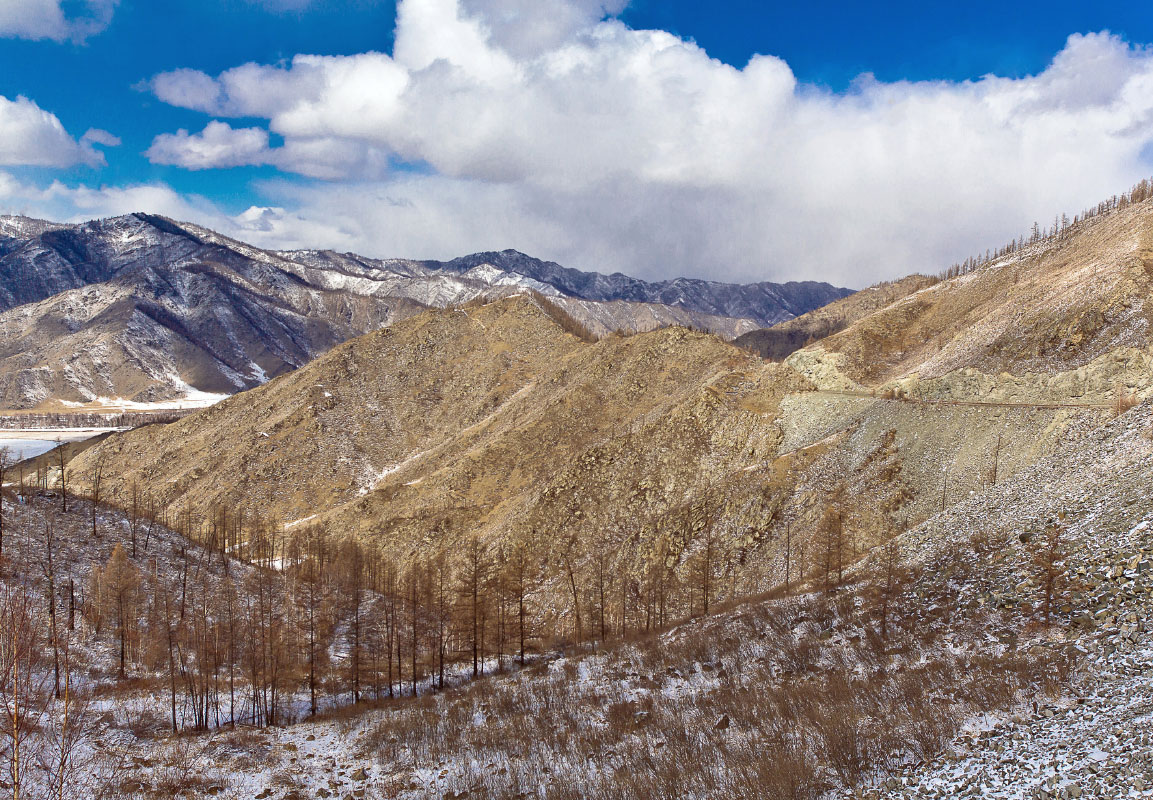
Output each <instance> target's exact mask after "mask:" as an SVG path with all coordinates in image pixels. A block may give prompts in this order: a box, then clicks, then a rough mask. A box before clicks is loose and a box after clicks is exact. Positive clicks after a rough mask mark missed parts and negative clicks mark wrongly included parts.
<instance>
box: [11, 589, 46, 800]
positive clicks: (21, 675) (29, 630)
mask: <svg viewBox="0 0 1153 800" xmlns="http://www.w3.org/2000/svg"><path fill="white" fill-rule="evenodd" d="M38 616H39V614H38V609H37V607H36V602H35V600H34V598H33V596H32V593H31V592H30V591H29V590H28V587H27V586H26V585H23V584H21V585H18V586H10V585H8V584H3V585H0V711H2V712H3V719H0V741H2V742H3V743H4V746H3V747H0V753H3V754H4V762H5V767H6V768H7V776H6V783H7V785H8V789H9V793H10V795H9V796H10V797H11V798H12V800H21V798H23V797H25V796H31V795H30V793H29V792H28V791H27V772H28V769H29V767H30V766H31V764H32V762H33V753H32V743H33V742H32V738H33V736H34V735H35V733H36V731H37V730H38V729H39V728H40V727H41V724H42V721H43V718H44V714H45V710H46V708H45V704H46V702H47V697H46V695H47V693H46V692H44V691H43V682H44V677H43V671H42V670H40V669H39V664H38V660H39V654H40V652H41V650H40V648H41V645H42V641H41V637H40V630H41V627H40V624H39V621H38V619H37V617H38Z"/></svg>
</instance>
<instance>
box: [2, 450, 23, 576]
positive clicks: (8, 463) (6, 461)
mask: <svg viewBox="0 0 1153 800" xmlns="http://www.w3.org/2000/svg"><path fill="white" fill-rule="evenodd" d="M12 464H13V457H12V451H11V450H9V449H8V448H7V447H0V556H2V555H4V481H5V480H6V478H7V473H8V471H9V469H11V467H12ZM21 482H22V483H23V481H21Z"/></svg>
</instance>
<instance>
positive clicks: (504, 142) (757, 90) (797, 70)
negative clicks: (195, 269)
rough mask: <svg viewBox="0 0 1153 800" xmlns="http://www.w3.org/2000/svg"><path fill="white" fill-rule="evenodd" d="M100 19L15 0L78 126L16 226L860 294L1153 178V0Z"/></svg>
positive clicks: (31, 149)
mask: <svg viewBox="0 0 1153 800" xmlns="http://www.w3.org/2000/svg"><path fill="white" fill-rule="evenodd" d="M87 3H88V6H87V7H86V6H85V2H82V1H81V0H76V2H66V3H65V5H64V7H63V11H64V14H65V15H67V14H69V13H71V12H77V11H79V13H80V14H81V15H82V16H83V15H84V14H89V15H94V16H96V17H97V19H98V21H97V22H96V23H93V24H92V25H91V26H89V28H88V29H87V30H85V31H84V32H83V33H81V32H79V30H78V29H77V28H76V27H75V25H76V24H77V23H72V22H69V21H68V20H67V19H65V20H64V22H61V19H63V18H61V17H55V18H53V19H51V20H50V19H49V18H48V17H47V16H45V17H44V21H43V22H42V23H37V24H39V25H40V27H36V25H33V24H32V23H30V22H28V20H29V19H31V18H32V17H34V16H35V15H40V14H48V13H50V12H52V11H53V8H52V7H53V6H56V5H58V0H0V97H3V98H7V101H9V102H12V101H15V100H16V98H17V97H20V96H22V97H25V98H27V99H28V100H29V101H31V103H34V104H35V107H36V109H38V110H39V112H43V115H47V116H50V117H53V118H54V119H55V120H56V121H58V123H59V126H62V128H63V129H64V131H65V132H66V134H67V136H66V137H65V139H64V140H61V141H60V142H59V143H58V146H56V145H54V147H56V148H57V149H55V150H53V151H52V153H51V154H47V151H48V149H49V148H48V145H47V144H44V142H46V141H48V140H49V139H51V138H52V137H51V136H46V133H45V131H39V129H38V128H37V127H36V126H37V125H39V124H41V123H43V122H44V120H38V121H37V120H31V115H32V111H30V110H29V108H28V107H27V106H24V107H21V109H13V108H10V109H9V116H8V117H5V116H4V114H3V113H0V171H2V172H0V176H7V187H8V188H7V189H5V182H4V179H3V178H2V177H0V211H12V212H27V213H39V214H42V215H45V216H55V217H60V218H70V219H76V218H82V217H85V216H95V215H98V214H100V213H115V212H119V211H123V210H126V209H127V208H129V207H130V206H129V205H125V204H130V203H131V202H133V201H136V202H141V203H153V204H155V205H156V207H153V208H144V209H141V210H148V211H158V212H161V213H170V214H173V215H176V216H184V217H190V218H194V219H195V220H196V221H199V222H202V223H204V224H210V225H213V226H216V227H218V228H222V229H224V231H225V232H227V233H232V234H233V235H237V236H239V237H240V238H248V239H250V240H253V241H255V242H257V243H259V244H266V245H269V246H306V245H316V246H332V247H339V248H342V249H343V248H347V249H357V250H360V251H363V252H369V253H370V254H373V255H411V256H450V255H458V254H460V253H461V252H465V251H467V250H475V249H482V248H486V249H487V248H490V247H503V246H513V247H519V248H520V249H525V250H528V251H530V252H533V253H534V254H538V255H541V256H544V257H551V258H557V259H558V260H562V261H565V262H566V263H571V264H573V265H574V266H579V267H584V268H590V269H602V270H605V269H622V270H624V271H626V272H632V273H634V274H642V275H645V276H647V277H667V276H670V275H671V274H695V275H703V276H710V277H718V278H725V279H734V280H752V279H757V278H771V279H781V278H792V277H796V278H804V277H822V278H828V279H830V280H837V281H838V282H842V283H847V284H850V285H859V284H861V283H863V282H867V281H869V280H873V279H875V278H877V277H892V276H893V275H894V274H897V273H900V272H904V271H911V270H912V269H917V268H920V269H934V268H940V267H941V266H944V265H945V263H948V261H950V260H953V259H960V258H963V257H964V256H965V255H967V254H968V253H969V252H973V251H975V250H978V249H983V248H984V247H985V246H990V245H995V244H997V243H998V242H999V241H1000V240H1001V239H1003V238H1007V237H1008V236H1011V235H1013V234H1014V232H1015V231H1016V230H1018V229H1021V228H1024V227H1026V226H1027V225H1028V224H1029V222H1030V221H1031V220H1032V219H1034V218H1041V219H1047V218H1050V217H1051V215H1052V214H1053V213H1059V212H1061V211H1070V212H1072V211H1076V210H1078V208H1079V207H1080V206H1082V205H1088V204H1090V203H1092V202H1095V200H1096V199H1098V197H1099V196H1104V195H1105V194H1108V193H1112V192H1114V191H1120V190H1122V189H1124V188H1126V187H1127V186H1128V185H1129V183H1131V182H1135V181H1136V180H1138V179H1140V178H1141V177H1144V176H1145V175H1146V173H1148V172H1150V171H1153V166H1151V165H1150V164H1149V160H1148V153H1149V152H1150V148H1149V142H1148V141H1146V140H1145V138H1144V137H1143V136H1142V134H1140V133H1134V132H1133V129H1135V128H1139V127H1140V125H1141V124H1142V123H1143V122H1144V121H1145V120H1146V118H1145V117H1143V116H1142V115H1143V114H1144V113H1145V112H1146V110H1147V109H1146V107H1145V103H1144V101H1143V99H1142V97H1143V95H1147V94H1149V91H1150V90H1149V89H1148V87H1149V86H1150V84H1148V83H1146V82H1145V81H1146V77H1145V76H1146V71H1147V69H1148V68H1150V65H1149V63H1148V62H1149V54H1148V52H1147V51H1146V50H1145V48H1144V47H1143V45H1144V43H1146V42H1153V7H1151V6H1149V5H1148V4H1143V3H1116V4H1109V3H1105V4H1096V5H1094V4H1086V3H1083V2H1081V3H1072V2H1048V3H1043V4H1042V3H1004V2H1000V3H988V2H976V3H967V4H937V3H933V4H926V3H923V2H922V3H914V2H895V3H887V4H860V3H840V2H814V3H809V4H800V3H780V4H774V3H763V2H752V1H751V0H720V1H718V2H714V3H708V4H705V3H700V2H690V1H689V0H633V2H631V3H625V2H624V0H610V2H608V3H607V4H606V3H602V2H600V0H459V1H458V0H406V6H405V8H404V9H402V11H404V12H405V13H404V14H402V16H401V18H399V19H398V9H397V6H396V4H395V3H378V2H371V1H370V0H331V1H329V2H320V0H313V1H312V2H308V0H264V2H261V1H260V0H196V1H195V2H193V1H192V0H169V2H165V3H157V2H141V1H140V0H120V2H119V3H116V2H114V0H87ZM6 7H7V8H6ZM606 8H607V10H608V11H609V12H611V13H609V14H608V15H606V14H605V13H604V12H605V10H606ZM605 16H608V17H609V19H608V20H607V21H606V20H604V19H603V18H604V17H605ZM6 20H7V22H6ZM558 20H560V21H559V22H558ZM6 25H7V28H6V27H5V26H6ZM53 25H54V26H55V27H52V26H53ZM70 26H71V27H70ZM97 28H99V30H96V29H97ZM397 30H400V31H402V33H401V34H400V38H401V39H402V42H401V46H400V49H399V50H397V52H395V53H394V48H396V47H397V42H396V41H395V38H396V31H397ZM445 31H448V33H445ZM650 31H652V32H662V33H652V34H650V33H647V32H650ZM1105 31H1108V32H1109V35H1106V34H1104V33H1103V32H1105ZM5 34H6V35H5ZM1082 34H1087V35H1089V36H1088V37H1082V36H1081V35H1082ZM1071 35H1072V36H1074V38H1073V39H1070V36H1071ZM81 38H82V40H81ZM525 42H529V44H525ZM574 47H579V48H580V50H579V52H580V57H579V58H578V59H577V61H578V62H579V64H578V65H577V66H575V67H574V66H573V57H572V56H571V53H572V52H575V51H573V50H571V48H574ZM566 48H570V49H569V50H566ZM401 51H403V52H401ZM373 52H376V53H381V54H384V55H383V57H382V58H384V59H385V61H384V62H379V61H378V60H374V59H373V58H370V57H366V56H365V55H364V54H368V53H373ZM566 53H567V54H568V55H565V54H566ZM300 54H315V55H320V56H336V57H343V58H342V59H336V60H331V59H330V60H326V61H324V62H322V63H321V62H317V63H312V62H309V63H299V60H298V62H294V61H293V59H294V58H296V57H297V56H298V55H300ZM756 54H761V55H764V56H771V57H772V58H769V59H758V60H757V61H756V62H755V66H750V65H749V62H750V59H751V58H753V57H754V55H756ZM391 56H395V60H394V59H393V58H390V57H391ZM713 59H716V60H719V61H720V62H723V64H725V65H729V66H728V67H719V66H718V65H717V64H716V62H715V61H713ZM250 63H251V64H254V65H258V66H256V67H254V68H253V70H254V71H250V72H249V73H244V72H243V70H239V71H238V70H237V69H236V68H238V67H241V65H245V64H250ZM437 64H440V65H441V66H444V65H446V64H447V65H448V66H447V67H445V68H444V69H441V68H440V67H438V66H437ZM558 64H561V65H563V67H561V68H560V70H561V72H563V73H564V74H563V76H562V78H563V79H562V78H558V77H557V74H556V73H557V70H558V67H557V65H558ZM542 65H551V66H549V67H548V69H545V68H544V66H542ZM638 65H640V66H639V67H638ZM634 68H636V74H633V70H634ZM175 70H183V72H174V71H175ZM190 71H195V72H190ZM450 73H451V74H450ZM866 73H867V74H870V75H871V76H873V77H872V78H871V79H866V80H862V79H861V77H860V76H862V75H863V74H866ZM157 76H161V77H160V78H159V79H158V78H157ZM165 76H167V77H165ZM389 76H393V77H395V79H396V80H397V81H399V82H401V83H403V84H404V86H405V87H406V88H405V89H404V91H403V92H401V91H400V90H397V91H392V92H390V90H388V89H387V88H378V87H386V84H387V83H388V81H389V80H392V78H390V77H389ZM622 76H623V77H622ZM985 76H995V77H985ZM270 82H271V83H270ZM322 84H323V87H324V88H323V89H322V88H318V87H320V86H321V85H322ZM269 85H276V86H277V87H279V88H277V89H276V92H275V93H274V92H272V91H271V90H267V89H266V88H264V87H266V86H269ZM204 86H209V87H210V90H209V95H211V97H209V95H205V96H204V97H201V96H200V95H196V96H195V97H193V96H192V95H190V94H189V92H190V91H192V90H193V89H195V90H196V91H201V90H203V87H204ZM350 87H351V88H350ZM398 92H399V93H398ZM274 94H275V98H274V101H273V100H270V99H269V98H272V97H273V95H274ZM190 97H192V99H189V98H190ZM623 97H633V98H634V99H633V100H632V101H630V102H628V103H624V102H622V104H621V105H620V106H619V107H617V106H616V105H615V100H616V99H617V98H623ZM1119 98H1120V99H1122V100H1123V103H1124V108H1123V109H1121V110H1120V111H1118V103H1119ZM650 103H651V107H650ZM1150 105H1151V106H1153V103H1150ZM542 107H544V108H545V111H546V112H547V113H544V112H542V113H541V114H540V115H539V116H538V114H537V112H538V110H539V109H541V108H542ZM1103 108H1108V109H1110V114H1112V115H1113V117H1112V118H1110V119H1108V120H1105V121H1102V120H1101V119H1100V117H1101V109H1103ZM2 111H3V108H0V112H2ZM490 111H491V113H492V116H491V117H490V116H489V114H490ZM17 112H19V116H17ZM954 115H955V121H954V122H952V123H950V122H949V120H950V119H952V118H953V116H954ZM378 117H379V120H380V121H379V124H378V123H377V122H376V120H377V118H378ZM713 119H715V120H716V121H717V122H716V127H715V129H708V128H707V127H706V126H705V125H703V123H702V120H713ZM942 120H945V122H942ZM361 121H363V124H360V122H361ZM569 123H571V129H572V132H571V133H570V131H569V127H570V125H569ZM44 124H48V123H44ZM969 124H972V125H973V126H974V130H973V131H966V130H964V128H965V126H966V125H969ZM5 125H7V127H8V131H7V133H6V132H5V131H4V127H5ZM942 126H943V127H942ZM91 129H97V130H101V131H107V132H109V133H110V134H112V135H113V136H114V137H116V138H117V139H119V140H120V144H119V145H118V146H110V145H109V144H102V143H99V142H100V141H103V140H105V139H107V137H102V136H100V135H95V136H93V137H92V138H94V139H95V140H96V141H97V142H98V143H97V144H95V145H89V144H87V140H84V139H82V137H83V136H84V135H85V132H86V131H89V130H91ZM954 129H956V134H957V138H956V142H955V144H950V145H949V146H945V145H940V146H930V144H929V143H927V142H928V141H929V140H938V139H940V138H941V137H942V136H943V135H944V136H948V135H949V132H950V131H952V130H954ZM1010 129H1011V130H1010ZM45 130H47V129H45ZM38 131H39V132H38ZM473 131H475V133H473ZM713 131H715V135H713ZM942 131H944V133H942ZM990 131H999V132H1000V133H999V134H998V135H992V134H990ZM578 132H579V133H578ZM855 132H859V135H854V134H855ZM48 133H52V134H53V135H54V136H56V137H57V138H59V136H60V135H61V133H60V131H58V130H55V129H53V131H48ZM570 136H571V138H570ZM5 137H7V144H6V140H5ZM21 137H24V138H23V139H21ZM157 137H160V138H159V139H158V138H157ZM25 140H27V141H25ZM33 140H38V141H39V142H40V144H39V145H38V144H36V142H35V141H33ZM602 140H603V141H602ZM814 141H816V142H824V144H823V145H820V146H818V145H815V144H813V142H814ZM846 142H848V143H849V144H848V145H846ZM6 147H7V156H5V152H6V150H5V148H6ZM822 147H823V148H825V149H822ZM93 148H95V152H100V153H103V154H104V163H100V159H99V156H94V155H92V153H93ZM45 163H49V164H51V166H43V164H45ZM1047 163H1051V164H1053V165H1054V167H1055V169H1056V168H1059V170H1060V171H1061V173H1062V175H1061V177H1060V179H1058V178H1055V177H1054V176H1052V175H1050V174H1049V173H1050V172H1052V171H1053V170H1050V169H1048V168H1046V167H1045V165H1046V164H1047ZM37 164H41V165H40V166H38V165H37ZM798 164H800V165H803V166H804V169H800V168H798V166H797V165H798ZM979 165H984V167H983V168H982V167H981V166H979ZM1007 167H1008V171H1009V173H1010V174H1008V175H1005V173H1006V168H1007ZM890 175H891V176H892V177H891V179H890V177H889V176H890ZM54 182H60V183H59V184H56V186H57V190H56V191H52V187H53V185H54ZM998 182H1004V185H999V184H998ZM835 186H840V187H843V188H839V189H836V190H834V189H833V188H832V187H835ZM990 190H992V191H991V192H990ZM840 194H843V195H844V196H843V198H841V199H839V200H834V199H833V197H835V196H836V195H840ZM990 194H993V195H997V198H996V201H995V202H992V203H991V202H990V201H989V198H990ZM1005 195H1007V196H1005ZM928 215H933V216H934V219H927V216H928ZM831 227H835V228H837V230H839V231H843V233H841V234H840V235H837V236H832V237H830V236H829V234H828V230H829V229H830V228H831ZM894 237H896V240H895V239H894ZM830 238H831V239H832V241H830ZM941 262H944V263H941Z"/></svg>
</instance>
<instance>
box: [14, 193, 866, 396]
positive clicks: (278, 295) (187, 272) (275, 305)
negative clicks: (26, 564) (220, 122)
mask: <svg viewBox="0 0 1153 800" xmlns="http://www.w3.org/2000/svg"><path fill="white" fill-rule="evenodd" d="M466 267H467V268H466ZM582 286H583V287H585V288H586V289H587V291H586V290H582ZM821 286H822V287H823V290H824V294H821V293H820V292H818V293H817V296H816V299H817V300H818V301H820V302H824V301H825V295H827V294H829V293H832V294H833V295H836V296H840V295H839V293H843V292H844V290H838V289H834V288H833V287H829V286H827V285H821ZM525 289H529V290H533V291H536V292H539V293H540V294H542V295H546V296H550V297H552V298H554V299H555V300H558V301H560V300H563V301H564V307H565V309H566V310H567V311H568V312H569V313H570V314H572V315H573V316H574V317H575V318H576V319H578V320H579V321H581V322H582V323H583V324H585V325H586V326H588V327H589V328H590V330H592V331H593V332H594V333H596V334H598V335H600V334H604V333H608V332H611V331H615V330H618V329H623V330H647V329H650V328H653V327H659V326H662V325H690V326H694V327H699V328H703V329H706V330H710V331H713V332H715V333H717V334H718V335H720V336H723V337H725V338H728V339H731V338H734V337H736V336H738V335H740V334H742V333H745V332H747V331H749V330H752V329H755V328H756V327H758V326H759V325H763V324H766V323H767V322H771V321H774V320H776V319H779V318H788V317H790V316H792V314H793V313H795V312H794V311H791V310H789V308H788V307H786V304H785V303H784V302H782V300H781V298H780V297H779V296H778V295H777V294H776V293H774V292H769V291H765V290H764V289H763V288H761V285H753V287H752V288H751V290H750V289H749V287H739V286H729V285H726V284H717V283H710V282H704V281H694V280H689V279H678V280H677V281H670V282H665V283H661V284H648V283H645V282H643V281H638V280H636V279H633V278H629V277H627V276H624V275H619V274H618V275H613V276H603V275H599V274H597V273H583V272H579V271H577V270H570V269H567V268H565V267H561V266H559V265H557V264H552V263H549V262H543V261H539V260H537V259H533V258H530V257H529V256H526V255H524V254H522V253H517V252H516V251H505V252H504V253H499V254H477V255H474V256H466V257H464V258H462V259H457V260H456V261H455V262H450V263H449V264H447V265H446V264H440V263H438V262H421V261H414V260H408V259H372V258H366V257H363V256H360V255H357V254H354V253H337V252H334V251H331V250H299V251H269V250H263V249H260V248H258V247H255V246H253V245H250V244H246V243H244V242H241V241H237V240H234V239H232V238H230V237H228V236H225V235H222V234H219V233H216V232H214V231H211V230H209V229H207V228H203V227H200V226H197V225H192V224H187V223H181V222H176V221H174V220H170V219H167V218H165V217H159V216H155V215H150V214H143V213H137V214H129V215H125V216H120V217H112V218H107V219H100V220H92V221H89V222H83V223H77V224H55V223H50V222H42V221H35V220H26V219H25V218H20V217H0V406H9V407H30V406H34V405H38V404H42V403H44V402H48V401H50V400H53V399H55V400H69V401H72V402H78V401H82V400H85V399H87V398H91V397H124V398H126V399H128V400H131V401H134V402H155V401H158V400H168V399H171V398H173V397H175V396H177V395H181V394H182V393H183V392H184V388H183V387H185V386H192V387H194V388H195V389H197V390H199V391H204V392H209V393H213V394H222V393H227V392H235V391H237V390H240V389H244V388H251V387H252V386H255V385H258V384H259V383H262V382H264V381H265V380H267V379H268V378H270V377H275V376H276V375H278V374H281V373H283V372H285V371H287V370H290V369H294V368H296V367H299V366H301V365H302V364H304V363H305V362H307V361H308V360H310V359H312V358H314V357H316V356H317V355H319V354H320V353H322V352H324V351H325V350H327V349H328V348H330V347H332V346H333V345H335V344H337V343H339V342H342V341H345V340H346V339H349V338H352V337H354V336H359V335H361V334H363V333H366V332H368V331H371V330H375V329H376V328H379V327H381V326H383V325H389V324H392V323H393V322H395V321H397V320H399V319H403V318H404V317H406V316H411V315H413V314H416V313H419V312H420V311H422V310H424V309H426V308H429V307H445V306H448V305H453V304H460V303H464V302H468V301H470V300H474V299H477V298H481V297H484V298H486V299H493V298H496V297H500V296H503V295H505V294H507V293H508V292H510V291H520V290H525ZM582 291H584V293H583V294H582ZM830 299H831V298H830ZM806 310H807V309H806ZM97 353H99V354H102V355H101V357H100V358H99V359H97V358H96V354H97ZM173 375H176V376H177V377H178V378H179V383H178V382H176V381H174V380H171V379H170V377H171V376H173Z"/></svg>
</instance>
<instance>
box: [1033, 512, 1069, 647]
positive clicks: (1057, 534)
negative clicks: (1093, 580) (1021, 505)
mask: <svg viewBox="0 0 1153 800" xmlns="http://www.w3.org/2000/svg"><path fill="white" fill-rule="evenodd" d="M1063 537H1064V525H1063V524H1062V522H1061V521H1060V520H1059V519H1054V520H1050V521H1049V524H1048V525H1046V526H1045V531H1044V534H1043V536H1041V537H1040V538H1038V539H1034V540H1033V541H1034V542H1035V544H1034V548H1033V564H1034V565H1035V566H1036V568H1037V571H1038V577H1039V579H1040V582H1041V617H1042V619H1043V620H1044V622H1045V624H1046V625H1048V624H1049V618H1050V616H1051V615H1052V613H1053V606H1054V605H1055V603H1056V601H1057V599H1058V598H1059V597H1060V596H1061V595H1062V594H1063V593H1064V589H1065V571H1064V566H1065V555H1066V554H1065V543H1064V538H1063Z"/></svg>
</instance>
